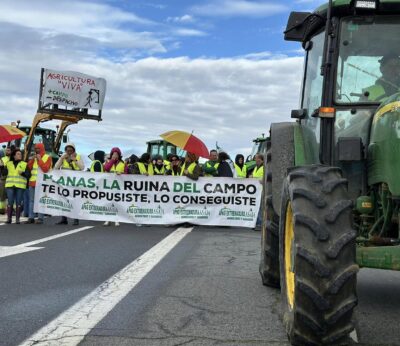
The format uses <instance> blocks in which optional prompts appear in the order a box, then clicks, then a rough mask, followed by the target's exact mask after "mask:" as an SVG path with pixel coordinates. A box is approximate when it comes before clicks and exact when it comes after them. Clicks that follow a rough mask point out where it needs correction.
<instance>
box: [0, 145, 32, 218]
mask: <svg viewBox="0 0 400 346" xmlns="http://www.w3.org/2000/svg"><path fill="white" fill-rule="evenodd" d="M0 170H1V171H2V172H1V173H2V175H3V176H6V184H5V187H6V193H7V200H8V201H7V221H6V223H8V224H10V223H11V221H12V215H13V207H14V202H15V205H16V210H15V223H17V224H19V223H20V222H19V219H20V216H21V211H22V200H23V196H24V192H25V190H26V185H27V180H28V179H29V178H30V172H29V170H28V167H27V164H26V162H24V161H22V152H21V150H19V149H15V150H14V151H13V152H12V154H11V158H10V160H9V161H8V162H7V164H6V165H4V162H3V161H1V160H0Z"/></svg>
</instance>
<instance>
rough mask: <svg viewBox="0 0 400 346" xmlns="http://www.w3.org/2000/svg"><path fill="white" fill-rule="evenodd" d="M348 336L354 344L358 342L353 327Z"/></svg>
mask: <svg viewBox="0 0 400 346" xmlns="http://www.w3.org/2000/svg"><path fill="white" fill-rule="evenodd" d="M350 338H351V339H352V340H353V341H354V342H355V343H356V344H358V335H357V331H356V330H355V329H354V330H353V331H352V332H351V333H350Z"/></svg>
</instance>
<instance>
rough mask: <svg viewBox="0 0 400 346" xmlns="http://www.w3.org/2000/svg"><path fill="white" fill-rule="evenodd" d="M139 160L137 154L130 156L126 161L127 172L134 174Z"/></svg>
mask: <svg viewBox="0 0 400 346" xmlns="http://www.w3.org/2000/svg"><path fill="white" fill-rule="evenodd" d="M138 160H139V158H138V157H137V156H136V155H135V154H132V155H131V156H129V159H127V160H126V162H125V174H134V173H133V172H134V170H135V166H136V163H137V162H138Z"/></svg>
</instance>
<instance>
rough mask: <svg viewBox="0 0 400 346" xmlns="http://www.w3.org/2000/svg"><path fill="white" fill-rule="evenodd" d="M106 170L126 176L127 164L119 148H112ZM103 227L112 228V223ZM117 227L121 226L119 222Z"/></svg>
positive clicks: (105, 223)
mask: <svg viewBox="0 0 400 346" xmlns="http://www.w3.org/2000/svg"><path fill="white" fill-rule="evenodd" d="M104 170H105V171H106V172H108V173H115V174H124V173H125V162H124V161H123V160H122V153H121V150H120V149H119V148H112V149H111V152H110V160H108V162H106V163H105V164H104ZM103 226H110V221H106V222H104V224H103ZM115 226H116V227H118V226H119V222H117V221H116V222H115Z"/></svg>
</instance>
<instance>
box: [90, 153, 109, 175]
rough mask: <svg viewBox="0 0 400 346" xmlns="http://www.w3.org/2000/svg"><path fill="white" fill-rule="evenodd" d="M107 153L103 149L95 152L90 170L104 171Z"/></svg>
mask: <svg viewBox="0 0 400 346" xmlns="http://www.w3.org/2000/svg"><path fill="white" fill-rule="evenodd" d="M105 157H106V153H105V152H104V151H102V150H97V151H96V152H95V153H94V160H93V162H92V164H91V166H90V172H97V173H103V172H104V166H103V164H104V161H105Z"/></svg>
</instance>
